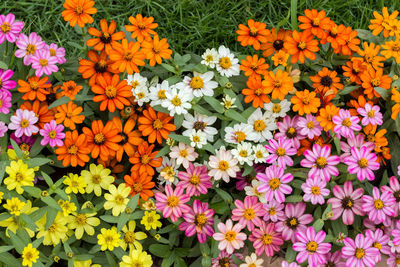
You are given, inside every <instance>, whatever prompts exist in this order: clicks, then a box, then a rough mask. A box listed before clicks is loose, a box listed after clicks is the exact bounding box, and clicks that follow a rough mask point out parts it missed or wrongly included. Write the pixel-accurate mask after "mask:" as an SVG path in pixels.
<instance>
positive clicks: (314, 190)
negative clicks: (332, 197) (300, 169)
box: [301, 177, 330, 205]
mask: <svg viewBox="0 0 400 267" xmlns="http://www.w3.org/2000/svg"><path fill="white" fill-rule="evenodd" d="M325 187H326V182H325V181H323V180H321V179H320V178H319V177H315V178H307V179H306V182H305V183H303V184H302V185H301V189H302V190H303V192H304V196H303V199H304V201H307V202H308V201H311V203H312V204H313V205H317V203H318V204H320V205H322V204H324V203H325V199H324V197H326V196H328V195H329V192H330V191H329V189H327V188H325Z"/></svg>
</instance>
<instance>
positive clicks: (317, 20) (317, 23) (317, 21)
mask: <svg viewBox="0 0 400 267" xmlns="http://www.w3.org/2000/svg"><path fill="white" fill-rule="evenodd" d="M319 23H320V21H319V18H315V19H313V21H312V24H313V26H318V25H319Z"/></svg>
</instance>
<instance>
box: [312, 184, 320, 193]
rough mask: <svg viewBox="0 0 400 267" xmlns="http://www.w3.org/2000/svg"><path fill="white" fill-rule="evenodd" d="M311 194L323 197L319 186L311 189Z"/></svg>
mask: <svg viewBox="0 0 400 267" xmlns="http://www.w3.org/2000/svg"><path fill="white" fill-rule="evenodd" d="M311 193H312V194H313V195H321V190H320V188H319V186H313V187H311Z"/></svg>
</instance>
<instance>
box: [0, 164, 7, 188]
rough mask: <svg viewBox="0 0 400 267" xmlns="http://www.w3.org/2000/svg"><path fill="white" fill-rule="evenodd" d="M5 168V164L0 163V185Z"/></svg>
mask: <svg viewBox="0 0 400 267" xmlns="http://www.w3.org/2000/svg"><path fill="white" fill-rule="evenodd" d="M6 166H7V162H5V161H2V162H0V184H1V182H2V181H3V178H4V174H5V173H6Z"/></svg>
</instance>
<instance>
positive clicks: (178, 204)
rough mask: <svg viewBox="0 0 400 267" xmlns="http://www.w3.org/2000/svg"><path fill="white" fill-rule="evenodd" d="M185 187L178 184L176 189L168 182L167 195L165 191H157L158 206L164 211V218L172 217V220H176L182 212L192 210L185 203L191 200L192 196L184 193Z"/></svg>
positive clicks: (166, 186)
mask: <svg viewBox="0 0 400 267" xmlns="http://www.w3.org/2000/svg"><path fill="white" fill-rule="evenodd" d="M183 190H184V189H183V187H182V186H177V187H176V188H175V190H173V189H172V187H171V186H170V185H169V184H167V185H165V195H164V194H163V193H156V195H155V198H156V207H157V209H158V210H160V211H162V213H163V216H164V218H168V217H171V221H172V222H176V221H177V220H178V219H179V218H180V217H182V213H187V212H189V211H190V207H189V206H188V205H186V204H185V203H186V202H188V201H189V200H190V197H189V196H188V195H186V194H183Z"/></svg>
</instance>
